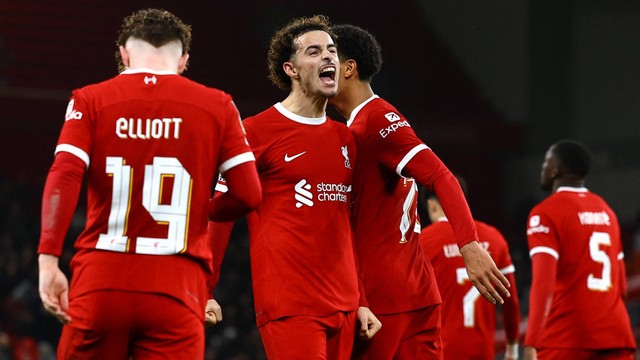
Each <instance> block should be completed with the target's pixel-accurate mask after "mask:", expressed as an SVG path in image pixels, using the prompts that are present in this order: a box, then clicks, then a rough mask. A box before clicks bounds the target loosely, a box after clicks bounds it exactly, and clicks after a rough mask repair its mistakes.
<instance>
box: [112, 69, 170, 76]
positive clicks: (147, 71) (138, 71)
mask: <svg viewBox="0 0 640 360" xmlns="http://www.w3.org/2000/svg"><path fill="white" fill-rule="evenodd" d="M142 73H145V74H154V75H178V73H177V72H175V71H171V70H152V69H148V68H137V69H127V70H125V71H123V72H121V73H120V75H122V74H125V75H129V74H142Z"/></svg>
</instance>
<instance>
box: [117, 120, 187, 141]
mask: <svg viewBox="0 0 640 360" xmlns="http://www.w3.org/2000/svg"><path fill="white" fill-rule="evenodd" d="M181 123H182V119H181V118H162V119H144V120H143V119H140V118H137V119H134V118H128V119H127V118H124V117H121V118H119V119H118V120H116V135H118V137H119V138H121V139H143V140H145V139H170V138H171V139H176V140H177V139H179V138H180V124H181Z"/></svg>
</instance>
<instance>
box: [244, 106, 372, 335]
mask: <svg viewBox="0 0 640 360" xmlns="http://www.w3.org/2000/svg"><path fill="white" fill-rule="evenodd" d="M243 123H244V126H245V129H246V131H247V139H248V140H249V144H251V148H252V149H253V152H254V154H255V156H256V165H257V168H258V173H259V175H260V182H261V184H262V203H261V204H260V206H259V208H258V210H257V211H254V212H252V213H250V214H249V216H248V217H247V220H248V226H249V234H250V237H251V246H250V248H251V268H252V281H253V291H254V297H255V308H256V318H257V323H258V325H262V324H264V323H266V322H268V321H270V320H274V319H277V318H280V317H283V316H290V315H312V316H325V315H328V314H331V313H334V312H336V311H354V310H356V308H357V306H358V298H359V293H358V283H357V275H356V265H355V258H354V252H353V239H352V236H351V228H350V223H349V216H350V202H351V181H352V168H353V164H354V161H355V156H356V149H355V144H354V141H353V136H352V135H351V133H350V132H349V130H348V129H347V128H346V126H345V125H344V124H341V123H339V122H336V121H333V120H331V119H328V118H327V117H322V118H306V117H302V116H299V115H296V114H294V113H292V112H290V111H288V110H287V109H285V108H284V106H282V105H281V104H280V103H278V104H276V105H275V106H272V107H270V108H269V109H267V110H265V111H263V112H262V113H260V114H258V115H255V116H252V117H249V118H247V119H245V120H244V121H243Z"/></svg>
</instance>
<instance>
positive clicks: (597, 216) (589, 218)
mask: <svg viewBox="0 0 640 360" xmlns="http://www.w3.org/2000/svg"><path fill="white" fill-rule="evenodd" d="M578 218H580V224H581V225H607V226H609V225H611V222H610V219H609V214H607V213H606V212H604V211H600V212H590V211H584V212H579V213H578Z"/></svg>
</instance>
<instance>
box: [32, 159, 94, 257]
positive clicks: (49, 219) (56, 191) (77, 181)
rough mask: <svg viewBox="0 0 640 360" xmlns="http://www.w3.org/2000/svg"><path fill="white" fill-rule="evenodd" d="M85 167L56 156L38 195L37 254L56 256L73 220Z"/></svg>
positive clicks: (81, 163) (59, 253)
mask: <svg viewBox="0 0 640 360" xmlns="http://www.w3.org/2000/svg"><path fill="white" fill-rule="evenodd" d="M85 168H86V165H85V163H84V162H83V161H82V160H80V159H79V158H77V157H76V156H74V155H71V154H69V153H66V152H61V153H59V154H58V155H56V158H55V159H54V162H53V165H52V166H51V169H50V170H49V174H48V176H47V180H46V182H45V186H44V190H43V195H42V213H41V223H42V224H41V230H40V243H39V245H38V253H39V254H52V255H56V256H60V255H61V254H62V247H63V245H64V239H65V237H66V234H67V231H68V230H69V225H70V224H71V220H72V219H73V214H74V212H75V208H76V205H77V203H78V197H79V196H80V190H81V188H82V179H83V177H84V173H85Z"/></svg>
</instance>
